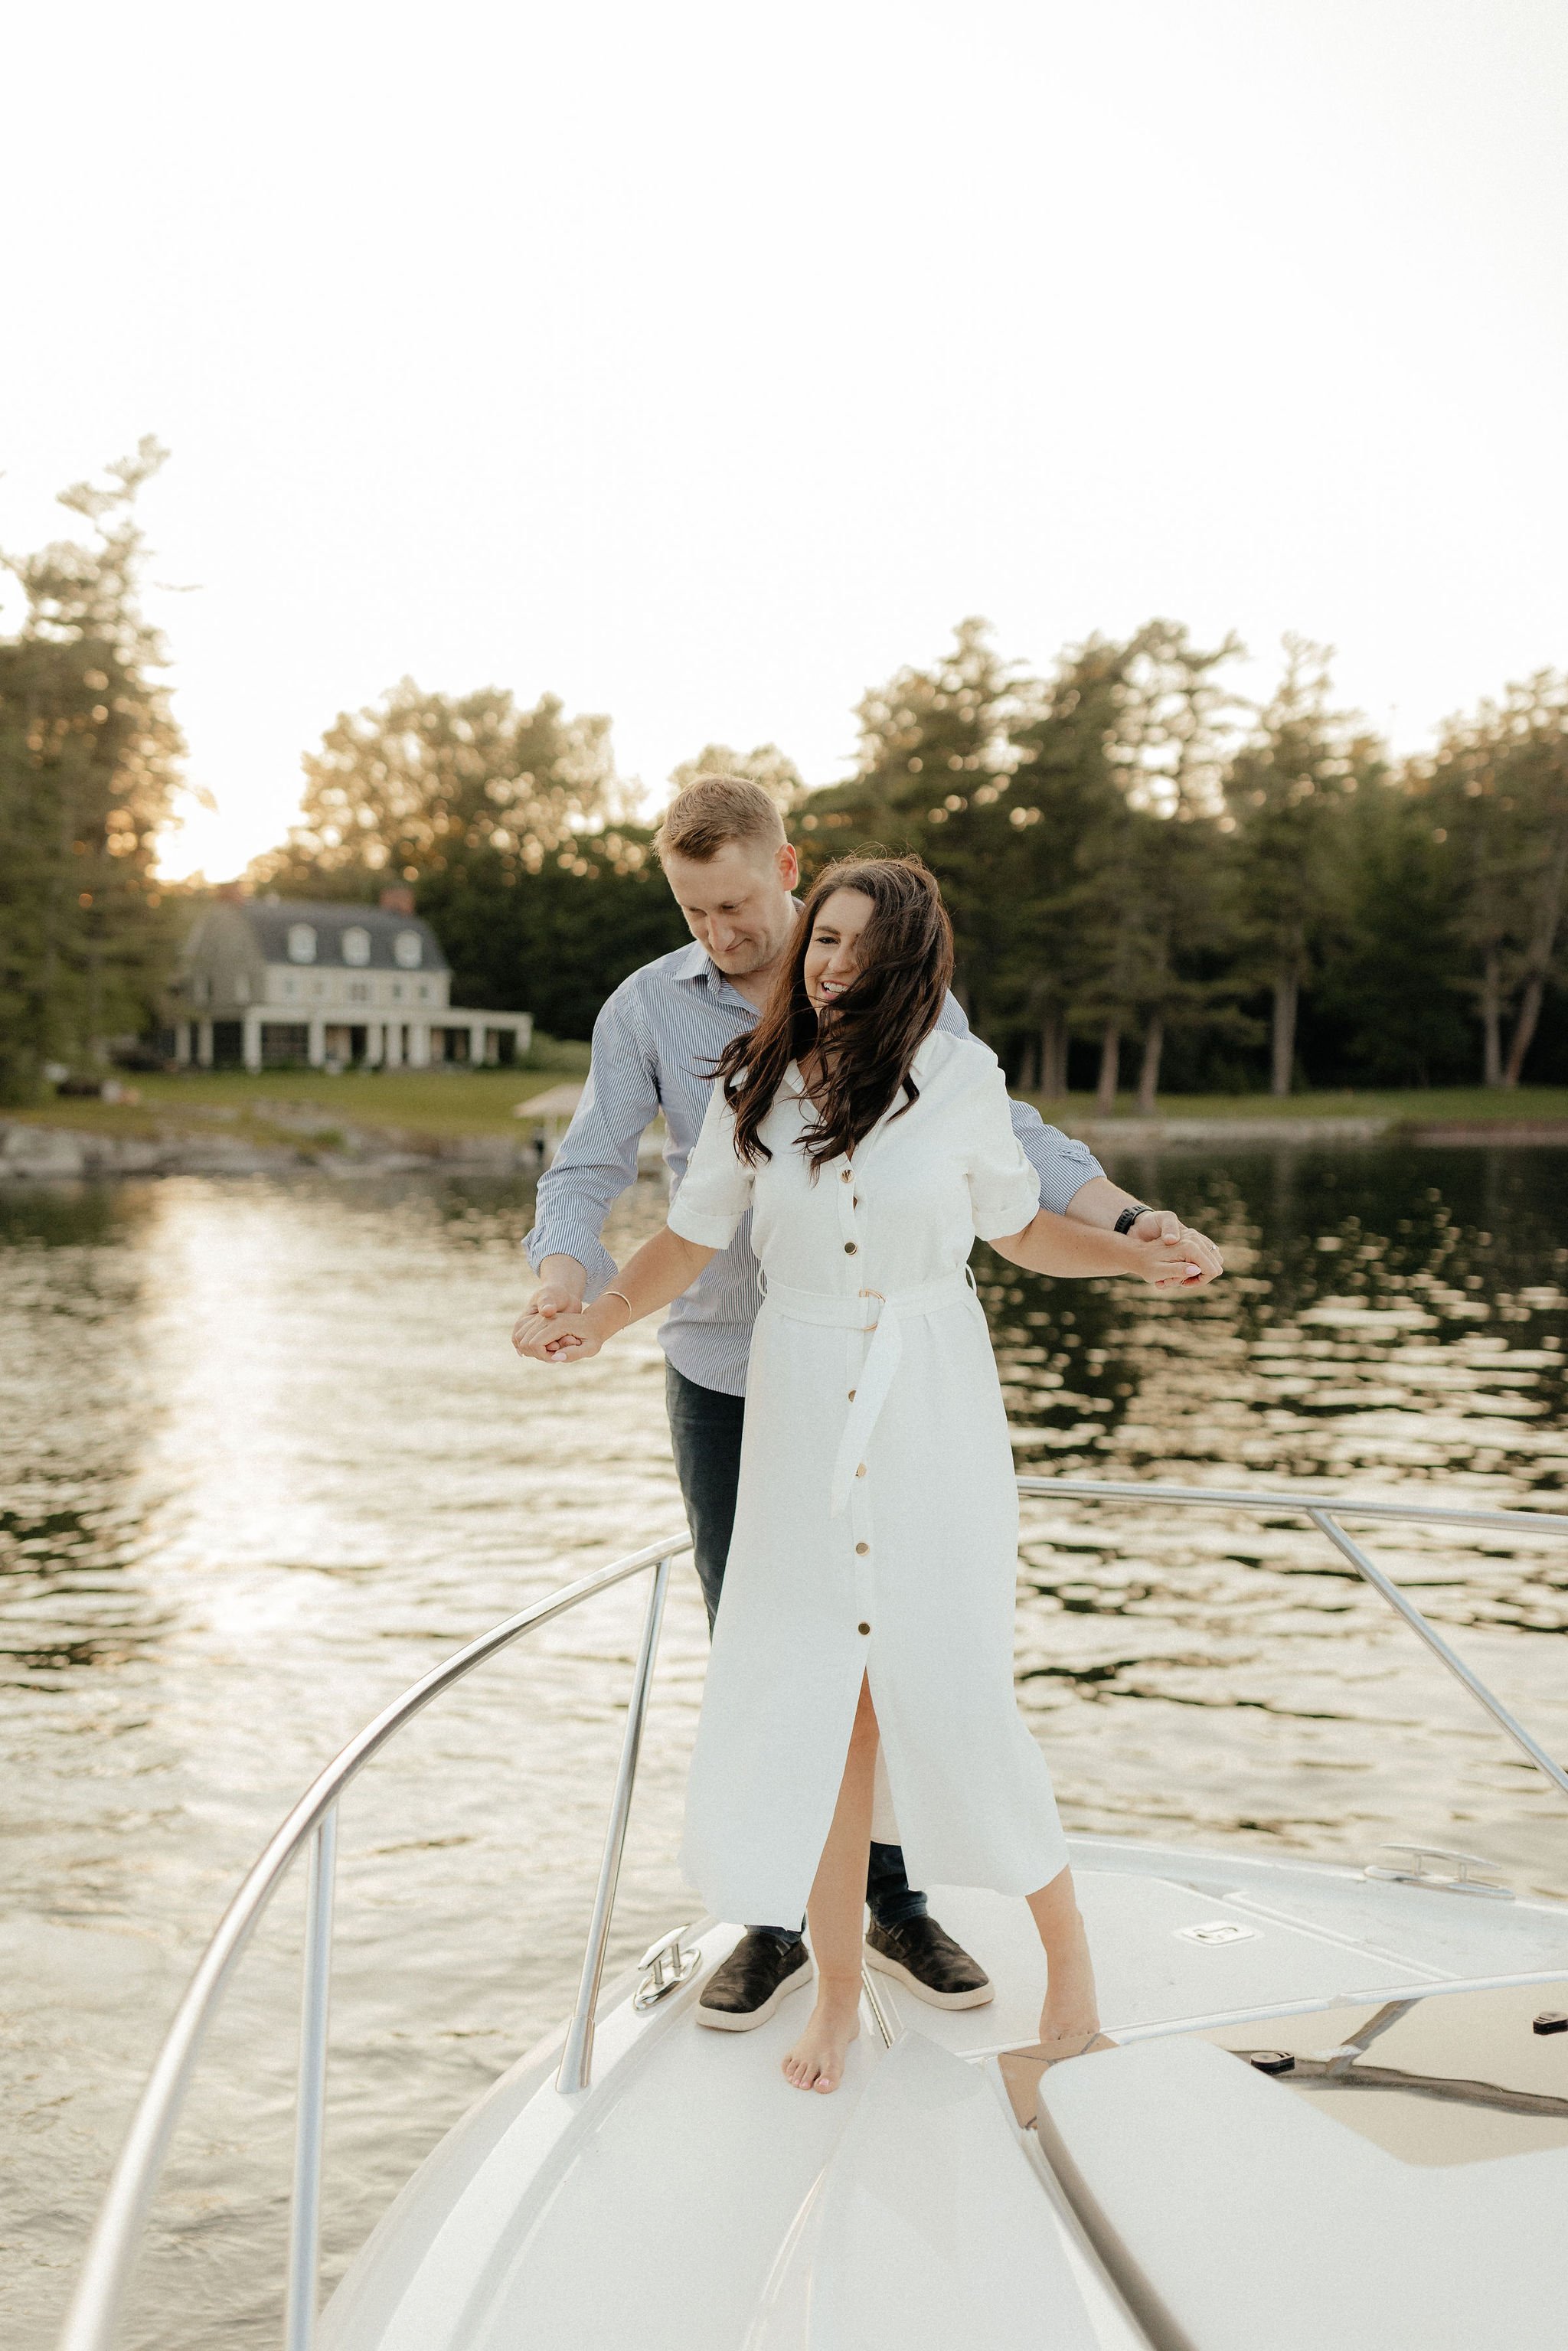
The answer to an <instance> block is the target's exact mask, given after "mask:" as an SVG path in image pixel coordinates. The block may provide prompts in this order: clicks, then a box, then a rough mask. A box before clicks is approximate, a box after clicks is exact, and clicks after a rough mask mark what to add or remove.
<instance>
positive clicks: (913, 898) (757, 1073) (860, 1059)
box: [715, 857, 953, 1173]
mask: <svg viewBox="0 0 1568 2351" xmlns="http://www.w3.org/2000/svg"><path fill="white" fill-rule="evenodd" d="M835 890H858V891H859V892H860V893H861V894H862V897H865V898H869V899H870V900H871V903H872V915H871V919H870V921H869V922H868V923H867V925H866V926H865V928H864V930H863V931H862V933H861V935H860V965H861V968H860V975H859V977H858V978H857V979H856V980H855V982H854V985H853V987H847V988H846V989H845V990H844V992H843V994H842V996H841V997H840V998H838V1000H837V1002H836V1003H835V1005H834V1007H833V1018H832V1022H831V1029H830V1030H829V1032H828V1037H827V1040H825V1041H826V1042H827V1045H828V1050H827V1051H826V1053H825V1054H824V1055H823V1056H822V1065H821V1074H820V1076H819V1077H818V1080H817V1082H816V1085H815V1087H814V1088H813V1094H812V1099H813V1102H814V1104H815V1107H816V1112H817V1117H816V1123H814V1124H813V1125H812V1126H810V1127H808V1128H807V1130H806V1132H805V1134H802V1136H801V1137H800V1141H801V1144H802V1146H803V1148H804V1150H805V1152H806V1155H807V1157H808V1158H809V1159H810V1163H811V1167H812V1172H813V1173H815V1171H816V1170H817V1169H818V1168H819V1167H821V1166H822V1165H824V1164H825V1162H826V1161H828V1160H830V1159H837V1158H839V1157H840V1156H841V1155H848V1154H849V1153H850V1152H852V1150H853V1149H854V1147H855V1144H857V1143H859V1142H860V1141H861V1139H862V1136H864V1135H867V1134H870V1133H871V1130H872V1128H873V1126H874V1125H875V1124H876V1123H877V1121H878V1119H879V1118H881V1117H882V1116H883V1113H885V1112H886V1111H887V1110H888V1109H889V1108H890V1107H891V1105H892V1104H893V1102H894V1100H895V1099H896V1097H897V1094H898V1091H899V1088H900V1087H901V1086H902V1087H904V1088H905V1089H906V1091H907V1092H908V1095H909V1100H908V1102H905V1103H904V1110H908V1109H910V1108H911V1107H912V1106H913V1105H914V1103H915V1102H916V1101H917V1100H918V1098H919V1091H920V1090H919V1088H918V1087H917V1086H916V1085H915V1081H914V1080H913V1079H912V1078H911V1077H910V1074H909V1068H910V1063H911V1062H912V1061H914V1059H915V1052H916V1050H917V1049H918V1047H919V1046H920V1045H921V1044H922V1042H923V1041H924V1040H925V1038H927V1037H928V1036H929V1035H930V1033H931V1031H932V1029H934V1028H935V1027H936V1020H937V1016H938V1015H939V1013H940V1012H941V1009H942V1006H943V1003H944V1001H945V999H946V994H947V986H948V982H949V981H950V980H951V978H952V977H953V925H952V924H951V923H950V922H949V921H948V919H947V909H946V906H945V905H944V904H942V893H941V892H940V890H939V889H938V888H937V886H936V875H935V874H934V873H932V872H929V871H928V869H927V868H926V867H925V866H924V865H923V864H922V863H921V862H920V860H919V859H918V858H917V857H843V858H841V859H840V860H839V862H838V863H837V864H836V865H830V866H829V867H828V868H827V870H826V872H824V873H823V874H822V875H821V878H820V879H819V881H818V883H817V885H816V887H815V889H814V890H813V891H812V892H811V894H810V897H809V898H808V899H807V901H806V904H805V907H804V910H803V911H802V914H801V917H800V929H799V931H798V932H797V933H796V936H795V945H794V946H793V948H792V949H791V950H790V955H789V962H788V964H787V965H786V966H785V967H784V968H783V969H782V970H781V971H780V973H779V977H778V978H777V979H776V980H775V982H774V984H773V990H772V993H771V995H770V996H769V997H768V1002H767V1004H766V1005H765V1006H764V1007H763V1011H762V1018H761V1019H760V1020H759V1021H758V1024H757V1026H756V1028H755V1029H752V1031H751V1033H750V1035H749V1036H747V1037H737V1038H736V1039H735V1040H733V1042H732V1043H730V1044H728V1045H727V1046H726V1048H725V1050H724V1052H723V1053H722V1054H721V1056H720V1057H719V1061H718V1065H717V1068H716V1071H715V1075H716V1077H717V1078H719V1079H720V1080H721V1081H722V1082H723V1085H724V1094H725V1100H726V1101H727V1102H728V1104H729V1106H730V1108H731V1109H732V1110H733V1111H734V1113H735V1147H736V1149H737V1151H738V1152H739V1154H740V1155H741V1157H742V1158H743V1159H746V1160H748V1161H750V1163H751V1164H752V1165H754V1166H755V1165H756V1164H757V1162H758V1160H759V1159H770V1158H771V1157H772V1153H771V1152H770V1151H769V1150H768V1145H767V1144H765V1143H764V1142H763V1141H762V1139H761V1137H760V1135H759V1134H758V1128H759V1127H760V1125H761V1123H762V1122H763V1120H764V1119H765V1118H766V1117H767V1115H768V1111H769V1110H770V1109H771V1108H772V1105H773V1098H774V1096H775V1095H776V1094H777V1093H778V1092H779V1087H780V1085H781V1084H782V1083H783V1081H784V1072H785V1071H786V1070H787V1069H788V1068H789V1064H790V1062H791V1061H800V1060H802V1059H803V1058H804V1057H805V1055H806V1054H808V1053H809V1052H810V1050H811V1049H812V1047H813V1046H814V1045H815V1044H816V1043H817V1015H816V1013H815V1012H814V1011H813V1009H812V1008H811V1001H810V998H809V997H808V995H807V993H806V950H807V948H808V947H809V946H810V943H811V933H812V931H813V930H814V929H815V927H816V924H817V918H818V916H819V914H821V910H822V907H823V905H824V904H825V903H826V902H827V900H828V899H830V898H831V896H832V894H833V893H834V891H835ZM904 1110H901V1111H900V1112H899V1113H897V1114H898V1115H899V1116H900V1117H902V1116H903V1114H904Z"/></svg>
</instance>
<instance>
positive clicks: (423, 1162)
mask: <svg viewBox="0 0 1568 2351" xmlns="http://www.w3.org/2000/svg"><path fill="white" fill-rule="evenodd" d="M538 1165H539V1150H538V1144H537V1143H536V1142H535V1141H534V1139H533V1138H532V1136H530V1135H527V1134H523V1135H518V1136H517V1137H513V1136H511V1135H509V1134H465V1135H453V1136H446V1137H435V1136H431V1135H404V1134H389V1133H387V1132H385V1131H382V1132H381V1133H373V1132H370V1131H350V1130H348V1129H344V1128H338V1129H336V1130H334V1131H333V1134H332V1139H331V1140H330V1142H328V1141H327V1140H325V1139H322V1140H319V1141H317V1140H312V1139H311V1138H310V1137H309V1136H308V1135H302V1136H301V1138H300V1139H299V1141H298V1142H297V1143H296V1142H291V1141H277V1142H260V1141H256V1140H255V1139H253V1138H252V1137H250V1136H247V1135H243V1134H190V1133H189V1132H180V1133H171V1134H152V1135H148V1134H97V1133H93V1132H89V1131H88V1130H86V1129H82V1128H78V1127H64V1126H43V1125H35V1124H33V1123H30V1122H28V1121H27V1120H26V1119H0V1181H5V1180H9V1181H12V1182H19V1183H33V1184H39V1183H44V1184H47V1183H72V1182H81V1181H84V1180H85V1181H88V1182H91V1183H103V1182H108V1181H112V1180H116V1179H119V1178H121V1177H125V1176H152V1175H298V1173H299V1172H300V1170H301V1169H302V1168H312V1169H314V1170H316V1171H317V1172H318V1173H319V1174H325V1175H402V1174H410V1173H413V1172H414V1171H416V1170H428V1169H431V1168H439V1167H446V1168H452V1169H454V1170H456V1169H465V1170H468V1171H470V1172H483V1173H485V1174H488V1175H511V1174H514V1173H516V1174H523V1175H534V1174H536V1173H537V1172H538Z"/></svg>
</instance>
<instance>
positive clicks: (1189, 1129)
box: [0, 1115, 1568, 1184]
mask: <svg viewBox="0 0 1568 2351" xmlns="http://www.w3.org/2000/svg"><path fill="white" fill-rule="evenodd" d="M269 1123H270V1124H272V1125H274V1126H277V1125H278V1124H281V1123H284V1122H283V1121H282V1120H280V1119H278V1118H277V1116H276V1115H274V1117H273V1118H272V1119H271V1120H270V1121H269ZM299 1125H300V1133H299V1135H298V1140H295V1139H293V1138H292V1137H287V1138H285V1137H279V1138H277V1140H266V1141H263V1140H258V1139H256V1138H255V1137H252V1136H248V1135H245V1134H225V1133H224V1132H222V1131H221V1130H220V1131H218V1132H214V1133H213V1134H193V1133H192V1132H191V1131H190V1130H189V1129H188V1128H187V1129H180V1130H178V1131H171V1132H169V1133H167V1134H151V1135H149V1134H124V1135H118V1134H101V1133H98V1132H95V1131H92V1130H89V1129H86V1128H79V1127H64V1126H46V1125H43V1124H41V1123H35V1122H33V1121H31V1120H28V1119H23V1118H16V1119H0V1182H3V1181H6V1180H9V1181H12V1182H19V1183H33V1184H38V1183H73V1182H82V1181H87V1182H92V1183H102V1182H106V1181H110V1180H114V1179H117V1178H120V1177H125V1176H152V1175H297V1174H298V1173H299V1171H300V1170H301V1169H303V1168H312V1169H315V1170H316V1171H317V1172H318V1173H319V1174H324V1175H341V1176H350V1175H406V1174H413V1173H415V1172H420V1171H428V1170H431V1169H434V1168H448V1169H451V1170H452V1171H454V1172H456V1171H458V1170H460V1169H461V1170H466V1171H468V1172H470V1173H480V1172H483V1173H485V1174H486V1175H537V1174H538V1169H539V1167H540V1165H541V1164H542V1161H543V1158H544V1156H545V1149H541V1144H540V1139H539V1137H538V1135H536V1134H533V1133H531V1132H530V1131H529V1130H528V1127H527V1125H526V1124H525V1125H524V1128H523V1131H522V1132H521V1133H520V1134H517V1135H516V1136H513V1135H509V1134H462V1135H449V1136H435V1135H428V1134H407V1133H402V1132H400V1131H396V1130H393V1129H390V1128H385V1127H382V1128H368V1127H360V1128H350V1127H346V1126H343V1125H341V1124H340V1125H337V1126H334V1127H331V1128H328V1129H322V1127H321V1126H320V1123H319V1115H312V1116H311V1117H310V1118H309V1119H308V1121H306V1120H303V1119H302V1120H301V1121H300V1122H299ZM1073 1132H1074V1133H1075V1134H1077V1135H1079V1136H1080V1137H1081V1139H1082V1141H1083V1142H1085V1143H1087V1144H1088V1145H1089V1147H1090V1149H1091V1150H1092V1151H1093V1152H1095V1153H1097V1154H1098V1155H1100V1156H1102V1157H1112V1158H1113V1157H1116V1156H1118V1155H1121V1154H1124V1153H1127V1152H1151V1151H1160V1150H1168V1149H1176V1150H1180V1149H1182V1148H1184V1147H1192V1146H1195V1145H1197V1146H1204V1147H1207V1148H1209V1149H1212V1148H1214V1147H1215V1146H1216V1145H1222V1146H1226V1147H1228V1148H1229V1149H1231V1150H1244V1151H1255V1150H1257V1149H1259V1148H1260V1147H1263V1146H1267V1147H1276V1146H1281V1145H1284V1146H1290V1147H1292V1148H1295V1149H1306V1148H1309V1147H1310V1148H1315V1149H1321V1148H1322V1146H1323V1145H1324V1144H1328V1145H1331V1146H1335V1145H1346V1146H1354V1145H1357V1144H1376V1143H1400V1144H1417V1145H1436V1146H1439V1147H1448V1146H1452V1147H1455V1148H1463V1147H1471V1148H1473V1147H1476V1146H1480V1145H1503V1146H1506V1147H1508V1148H1518V1147H1522V1146H1530V1145H1552V1144H1554V1145H1556V1146H1557V1147H1558V1148H1563V1147H1564V1146H1568V1120H1540V1119H1537V1120H1525V1119H1520V1120H1516V1121H1510V1120H1506V1119H1500V1120H1498V1121H1496V1122H1495V1123H1492V1122H1483V1121H1479V1120H1478V1121H1474V1122H1471V1123H1455V1122H1452V1121H1450V1122H1448V1123H1431V1124H1422V1123H1417V1122H1414V1121H1406V1120H1403V1119H1396V1118H1234V1119H1229V1118H1225V1119H1222V1118H1171V1119H1160V1118H1153V1119H1142V1118H1121V1119H1104V1120H1099V1119H1096V1120H1088V1119H1085V1120H1082V1121H1075V1122H1074V1126H1073ZM545 1148H547V1149H548V1145H547V1146H546V1147H545ZM643 1156H644V1159H645V1160H647V1159H649V1158H650V1157H651V1156H652V1155H650V1154H648V1153H646V1152H645V1153H644V1155H643Z"/></svg>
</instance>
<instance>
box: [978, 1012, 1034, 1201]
mask: <svg viewBox="0 0 1568 2351" xmlns="http://www.w3.org/2000/svg"><path fill="white" fill-rule="evenodd" d="M982 1050H984V1049H983V1048H982ZM986 1058H987V1060H988V1061H989V1063H990V1067H989V1068H988V1069H986V1068H981V1069H980V1071H978V1072H977V1077H976V1081H975V1083H974V1084H973V1085H972V1086H971V1087H970V1088H969V1090H968V1092H967V1096H966V1099H965V1102H964V1121H965V1134H964V1173H965V1175H966V1176H967V1179H968V1185H969V1204H970V1207H971V1209H972V1212H973V1215H974V1219H975V1230H976V1232H977V1234H978V1235H979V1237H980V1238H981V1240H983V1241H994V1240H1000V1239H1002V1238H1005V1236H1006V1235H1008V1234H1009V1233H1021V1232H1022V1230H1023V1228H1024V1227H1025V1226H1026V1225H1028V1224H1032V1223H1033V1221H1034V1217H1035V1212H1036V1210H1037V1209H1038V1208H1039V1207H1040V1177H1039V1175H1037V1174H1036V1172H1035V1170H1034V1168H1033V1167H1032V1166H1031V1165H1030V1162H1029V1160H1028V1159H1027V1158H1026V1157H1025V1155H1024V1149H1023V1145H1022V1144H1020V1143H1019V1139H1018V1136H1017V1134H1015V1133H1014V1131H1013V1123H1012V1121H1011V1119H1010V1118H1009V1109H1010V1108H1011V1105H1010V1104H1009V1100H1008V1083H1007V1080H1006V1078H1005V1077H1004V1076H1003V1075H1002V1071H1001V1065H1000V1063H999V1062H998V1061H997V1060H996V1059H995V1057H994V1056H993V1055H990V1054H987V1057H986Z"/></svg>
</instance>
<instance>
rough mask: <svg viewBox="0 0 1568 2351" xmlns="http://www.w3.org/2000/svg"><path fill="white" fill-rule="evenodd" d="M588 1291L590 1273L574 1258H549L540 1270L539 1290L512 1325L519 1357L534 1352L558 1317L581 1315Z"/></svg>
mask: <svg viewBox="0 0 1568 2351" xmlns="http://www.w3.org/2000/svg"><path fill="white" fill-rule="evenodd" d="M587 1287H588V1274H587V1271H586V1270H585V1269H584V1268H583V1267H582V1266H580V1265H579V1263H578V1261H577V1259H575V1258H574V1257H547V1258H546V1259H545V1260H544V1262H543V1264H542V1265H541V1266H540V1267H539V1286H538V1289H537V1290H535V1292H534V1294H533V1296H532V1297H531V1298H530V1299H529V1301H528V1304H527V1305H526V1306H525V1307H524V1309H523V1311H522V1312H521V1313H520V1314H519V1315H518V1317H517V1321H516V1322H514V1323H513V1325H512V1344H513V1346H514V1347H515V1348H516V1349H517V1353H518V1354H519V1355H526V1354H528V1353H530V1352H531V1351H532V1348H533V1345H534V1343H535V1342H536V1341H537V1340H538V1339H540V1338H542V1337H543V1336H545V1335H546V1332H547V1331H548V1328H549V1324H550V1323H551V1322H554V1321H555V1319H556V1316H557V1315H558V1314H578V1313H580V1312H581V1311H582V1293H583V1291H584V1290H586V1289H587Z"/></svg>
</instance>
